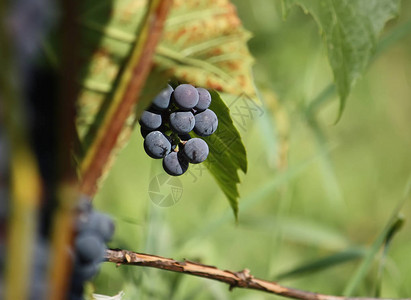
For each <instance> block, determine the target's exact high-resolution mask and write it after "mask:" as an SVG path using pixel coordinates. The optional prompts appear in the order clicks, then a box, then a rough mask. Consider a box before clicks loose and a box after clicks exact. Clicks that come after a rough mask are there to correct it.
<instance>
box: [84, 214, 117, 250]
mask: <svg viewBox="0 0 411 300" xmlns="http://www.w3.org/2000/svg"><path fill="white" fill-rule="evenodd" d="M77 223H78V224H77V230H78V231H79V232H86V233H90V234H98V235H99V236H101V238H102V239H103V241H104V242H106V243H107V242H109V241H110V240H111V237H112V236H113V234H114V223H113V220H112V219H111V218H110V217H109V216H108V215H106V214H103V213H100V212H96V211H92V212H91V213H90V214H89V215H88V216H87V218H85V219H84V220H83V219H80V220H79V221H78V222H77Z"/></svg>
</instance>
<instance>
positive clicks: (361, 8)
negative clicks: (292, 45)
mask: <svg viewBox="0 0 411 300" xmlns="http://www.w3.org/2000/svg"><path fill="white" fill-rule="evenodd" d="M293 4H298V5H300V6H301V7H302V8H303V9H304V11H305V12H307V13H310V14H311V15H312V16H313V18H314V19H315V21H316V22H317V24H318V26H319V28H320V30H321V33H322V34H323V37H324V40H325V43H326V45H327V49H328V58H329V61H330V65H331V68H332V70H333V73H334V80H335V84H336V86H337V90H338V93H339V96H340V109H339V112H338V118H337V120H338V119H339V118H340V117H341V114H342V112H343V110H344V107H345V103H346V99H347V97H348V95H349V93H350V90H351V89H352V87H353V86H354V84H355V82H356V80H357V79H358V78H359V77H360V76H361V75H362V73H363V71H364V70H365V68H366V66H367V64H368V62H369V60H370V58H371V57H372V55H373V53H374V51H375V47H376V43H377V40H378V36H379V34H380V33H381V31H382V29H383V28H384V25H385V23H386V22H387V21H388V20H390V19H392V18H393V17H395V16H396V15H397V14H398V11H399V7H400V0H304V1H303V0H283V8H284V13H285V14H287V13H288V11H289V9H290V7H291V6H292V5H293Z"/></svg>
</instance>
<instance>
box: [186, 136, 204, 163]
mask: <svg viewBox="0 0 411 300" xmlns="http://www.w3.org/2000/svg"><path fill="white" fill-rule="evenodd" d="M208 151H209V150H208V145H207V143H206V142H205V141H203V140H202V139H199V138H193V139H191V140H189V141H187V143H185V145H184V147H183V152H184V155H185V156H186V157H187V159H188V161H189V162H190V163H192V164H199V163H201V162H203V161H205V160H206V158H207V156H208Z"/></svg>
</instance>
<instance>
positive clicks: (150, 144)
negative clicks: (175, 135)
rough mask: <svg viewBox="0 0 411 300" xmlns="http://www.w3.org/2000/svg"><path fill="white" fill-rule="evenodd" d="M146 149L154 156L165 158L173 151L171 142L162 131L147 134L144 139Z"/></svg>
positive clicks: (149, 154)
mask: <svg viewBox="0 0 411 300" xmlns="http://www.w3.org/2000/svg"><path fill="white" fill-rule="evenodd" d="M144 150H145V151H146V153H147V154H148V156H150V157H152V158H163V157H164V156H166V155H167V154H168V153H170V151H171V143H170V141H169V140H168V138H167V137H166V136H165V135H164V134H163V133H162V132H160V131H153V132H150V133H149V134H147V136H146V138H145V140H144Z"/></svg>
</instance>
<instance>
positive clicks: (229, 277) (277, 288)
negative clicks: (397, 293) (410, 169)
mask: <svg viewBox="0 0 411 300" xmlns="http://www.w3.org/2000/svg"><path fill="white" fill-rule="evenodd" d="M106 260H107V261H109V262H113V263H116V264H117V266H120V265H136V266H144V267H151V268H157V269H163V270H168V271H173V272H178V273H184V274H190V275H194V276H198V277H203V278H208V279H212V280H217V281H221V282H224V283H227V284H228V285H229V286H230V290H232V289H233V288H236V287H238V288H245V289H253V290H259V291H263V292H267V293H271V294H276V295H279V296H283V297H287V298H294V299H304V300H356V299H361V300H377V299H378V300H384V299H383V298H347V297H340V296H332V295H323V294H318V293H312V292H307V291H302V290H298V289H294V288H290V287H285V286H282V285H280V284H278V283H276V282H273V281H267V280H263V279H258V278H255V277H254V276H252V275H251V274H250V271H249V270H248V269H245V270H243V271H239V272H233V271H227V270H221V269H218V268H216V267H213V266H208V265H203V264H200V263H196V262H191V261H188V260H184V261H182V262H179V261H176V260H174V259H171V258H165V257H161V256H156V255H151V254H143V253H136V252H132V251H128V250H107V251H106ZM398 300H411V298H405V299H398Z"/></svg>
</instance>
